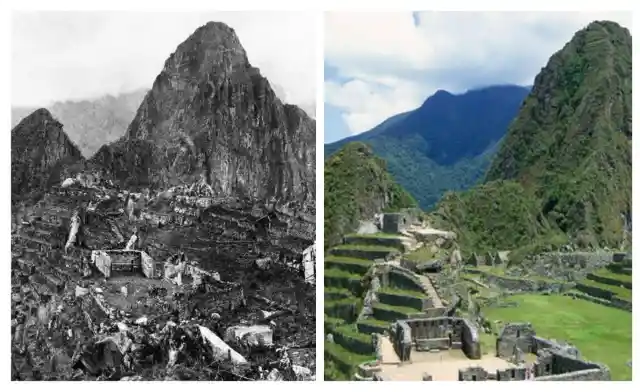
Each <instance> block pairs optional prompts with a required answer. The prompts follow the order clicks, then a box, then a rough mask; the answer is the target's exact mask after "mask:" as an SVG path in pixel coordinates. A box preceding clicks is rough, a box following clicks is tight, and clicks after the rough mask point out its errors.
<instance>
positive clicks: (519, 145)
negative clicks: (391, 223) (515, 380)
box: [435, 22, 631, 259]
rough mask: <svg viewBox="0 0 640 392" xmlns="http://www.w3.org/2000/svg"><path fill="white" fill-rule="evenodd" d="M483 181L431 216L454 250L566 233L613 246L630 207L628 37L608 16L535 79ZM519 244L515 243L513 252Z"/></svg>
mask: <svg viewBox="0 0 640 392" xmlns="http://www.w3.org/2000/svg"><path fill="white" fill-rule="evenodd" d="M485 181H486V182H485V183H484V184H483V185H480V186H478V187H476V188H474V189H472V190H469V191H467V192H463V193H459V194H453V193H452V194H448V195H446V196H445V197H443V199H442V200H441V201H440V203H439V205H438V207H437V211H436V213H435V216H436V217H437V218H440V220H441V221H442V222H443V223H444V224H445V225H446V226H448V227H449V228H451V229H454V230H456V231H457V232H458V233H459V235H460V238H461V242H462V244H463V251H465V252H469V251H485V250H489V249H517V250H518V251H517V252H516V253H515V254H514V256H515V257H516V259H518V258H522V257H523V255H524V254H525V253H527V252H534V251H539V250H542V249H543V248H545V247H548V246H552V247H553V246H557V245H560V244H563V243H565V242H567V240H568V239H571V242H573V243H574V244H575V245H577V246H578V247H580V248H597V247H602V246H608V247H614V248H617V247H622V246H623V238H624V235H623V234H624V230H625V227H624V223H625V220H626V219H630V211H631V36H630V34H629V32H628V30H626V29H624V28H622V27H620V26H619V25H617V24H615V23H612V22H594V23H592V24H590V25H589V26H588V27H587V28H586V29H584V30H582V31H579V32H578V33H576V35H575V36H574V38H573V39H572V40H571V41H570V42H569V43H568V44H567V45H566V46H565V47H564V48H563V49H562V50H561V51H559V52H558V53H556V54H554V55H553V56H552V57H551V59H550V60H549V63H548V64H547V66H546V67H545V68H544V69H543V70H542V71H541V72H540V74H539V75H538V76H537V77H536V81H535V85H534V87H533V90H532V92H531V94H530V95H529V97H528V98H527V99H526V100H525V103H524V104H523V107H522V109H521V110H520V113H519V114H518V116H517V117H516V119H515V120H514V122H513V123H512V125H511V127H510V129H509V132H508V134H507V136H506V137H505V140H504V142H503V143H502V145H501V147H500V150H499V151H498V153H497V155H496V157H495V159H494V160H493V162H492V164H491V167H490V169H489V171H488V173H487V176H486V179H485ZM518 248H520V249H518Z"/></svg>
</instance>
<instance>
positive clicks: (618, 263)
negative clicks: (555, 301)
mask: <svg viewBox="0 0 640 392" xmlns="http://www.w3.org/2000/svg"><path fill="white" fill-rule="evenodd" d="M632 266H633V263H632V261H631V257H620V258H619V259H617V260H616V259H614V262H613V263H612V264H609V265H607V266H606V267H604V268H601V269H599V270H596V271H594V272H592V273H589V274H587V278H586V279H584V280H581V281H579V282H577V284H576V290H575V291H574V293H576V295H577V296H578V297H580V298H585V299H589V300H591V301H593V302H597V303H601V304H604V305H609V306H613V307H618V308H621V309H625V310H628V311H631V307H632V297H633V295H632V294H633V293H632V289H633V279H632V272H633V271H632Z"/></svg>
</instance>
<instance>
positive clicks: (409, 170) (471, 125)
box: [325, 86, 529, 210]
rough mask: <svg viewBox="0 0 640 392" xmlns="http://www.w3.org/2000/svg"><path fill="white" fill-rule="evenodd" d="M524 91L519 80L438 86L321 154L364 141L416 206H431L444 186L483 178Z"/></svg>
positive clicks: (453, 186) (465, 186)
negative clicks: (414, 104)
mask: <svg viewBox="0 0 640 392" xmlns="http://www.w3.org/2000/svg"><path fill="white" fill-rule="evenodd" d="M528 92H529V89H528V88H527V87H520V86H491V87H486V88H482V89H478V90H472V91H468V92H466V93H464V94H460V95H453V94H450V93H448V92H446V91H438V92H436V93H435V94H434V95H433V96H431V97H429V98H428V99H427V100H426V101H425V102H424V104H423V105H422V106H420V107H419V108H417V109H416V110H413V111H411V112H407V113H401V114H398V115H396V116H393V117H391V118H389V119H387V120H386V121H384V122H383V123H381V124H380V125H378V126H376V127H374V128H373V129H371V130H370V131H368V132H364V133H362V134H359V135H357V136H354V137H351V138H347V139H344V140H341V141H338V142H335V143H331V144H327V145H326V146H325V157H328V156H330V155H332V154H334V153H335V152H336V151H338V150H339V149H340V148H342V146H344V145H345V144H346V143H349V142H353V141H359V142H364V143H367V144H368V145H370V146H371V148H372V150H373V152H374V153H375V154H376V155H378V156H380V157H382V158H383V159H385V160H386V161H387V165H388V169H389V173H390V174H391V175H392V177H393V178H394V179H395V180H396V181H397V182H398V183H399V184H401V185H402V186H403V187H404V188H405V189H406V190H407V191H408V192H409V193H411V195H413V196H414V197H415V198H416V200H417V201H418V203H419V204H420V207H421V208H423V209H426V210H430V209H431V208H433V207H434V206H435V204H436V203H437V202H438V200H439V199H440V198H441V197H442V195H443V194H444V193H445V192H447V191H460V190H464V189H468V188H469V187H471V186H473V185H475V184H476V183H477V182H478V181H481V180H482V178H483V176H484V174H485V173H486V170H487V168H488V167H489V164H490V161H491V158H492V157H493V155H494V153H495V152H496V143H497V142H498V141H499V140H500V139H501V138H502V137H503V136H504V135H505V134H506V132H507V128H508V126H509V123H510V122H511V121H512V120H513V118H514V117H515V116H516V114H517V113H518V109H519V108H520V105H521V104H522V101H523V100H524V98H525V97H526V95H527V94H528Z"/></svg>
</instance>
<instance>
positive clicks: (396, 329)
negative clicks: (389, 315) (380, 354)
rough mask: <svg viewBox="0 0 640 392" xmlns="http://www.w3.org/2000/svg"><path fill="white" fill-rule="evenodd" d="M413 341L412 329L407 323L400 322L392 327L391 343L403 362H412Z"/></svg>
mask: <svg viewBox="0 0 640 392" xmlns="http://www.w3.org/2000/svg"><path fill="white" fill-rule="evenodd" d="M411 340H412V337H411V327H409V325H408V324H407V323H406V322H405V321H403V320H398V321H396V322H395V323H393V324H392V325H391V342H392V344H393V348H394V349H395V351H396V354H398V357H399V358H400V360H401V361H403V362H407V361H409V360H411V346H412V344H411V343H412V342H411Z"/></svg>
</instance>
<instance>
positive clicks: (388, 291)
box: [379, 286, 427, 298]
mask: <svg viewBox="0 0 640 392" xmlns="http://www.w3.org/2000/svg"><path fill="white" fill-rule="evenodd" d="M379 292H380V293H386V294H397V295H404V296H407V297H415V298H427V294H425V293H421V292H420V291H414V290H405V289H399V288H397V287H392V286H385V287H381V288H380V290H379Z"/></svg>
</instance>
